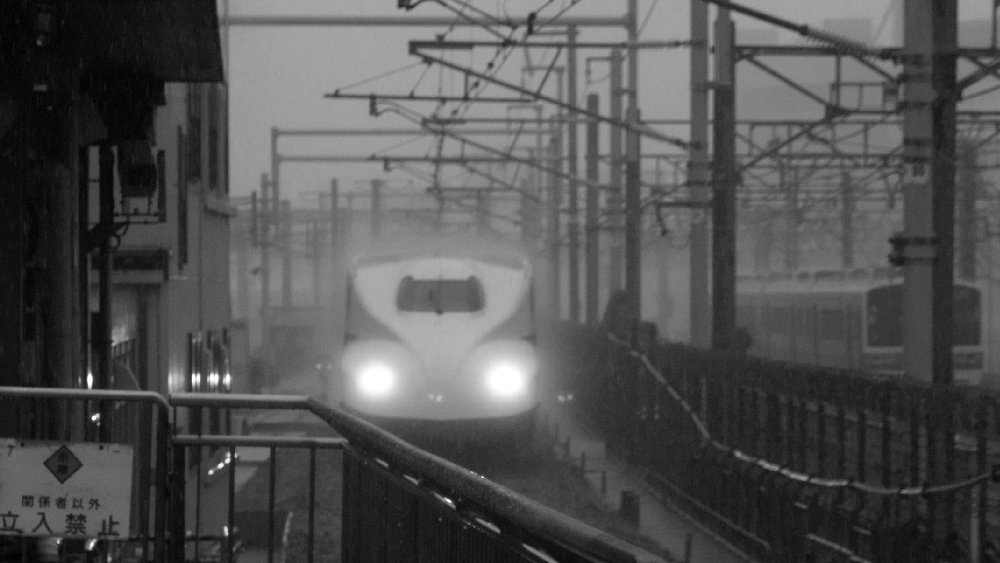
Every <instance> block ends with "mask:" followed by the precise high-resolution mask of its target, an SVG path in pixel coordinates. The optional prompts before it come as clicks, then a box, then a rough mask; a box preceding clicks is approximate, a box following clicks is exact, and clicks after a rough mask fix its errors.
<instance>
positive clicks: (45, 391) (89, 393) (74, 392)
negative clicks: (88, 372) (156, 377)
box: [0, 386, 170, 413]
mask: <svg viewBox="0 0 1000 563" xmlns="http://www.w3.org/2000/svg"><path fill="white" fill-rule="evenodd" d="M0 397H22V398H33V399H86V400H91V401H138V402H145V403H152V404H154V405H156V407H157V408H159V409H160V410H162V411H163V412H164V413H167V412H170V403H169V402H168V401H167V399H166V397H164V396H163V395H161V394H159V393H157V392H155V391H131V390H124V389H75V388H63V387H2V386H0Z"/></svg>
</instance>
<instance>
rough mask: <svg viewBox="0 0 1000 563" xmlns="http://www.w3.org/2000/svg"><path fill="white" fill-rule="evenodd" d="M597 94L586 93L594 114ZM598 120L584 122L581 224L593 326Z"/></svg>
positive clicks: (596, 278)
mask: <svg viewBox="0 0 1000 563" xmlns="http://www.w3.org/2000/svg"><path fill="white" fill-rule="evenodd" d="M599 109H600V108H599V102H598V98H597V94H590V95H589V96H587V111H588V112H590V113H597V111H598V110H599ZM598 125H599V123H598V121H597V120H593V119H592V120H590V121H588V122H587V148H586V151H587V179H588V180H590V182H591V184H590V185H588V186H587V188H586V190H587V192H586V194H587V197H586V201H585V214H586V223H585V224H584V234H585V239H584V249H585V251H584V255H585V266H584V270H585V272H586V299H585V301H584V310H585V313H586V320H587V323H588V324H591V325H594V324H597V323H598V322H600V317H599V313H598V307H599V303H598V295H599V291H600V279H599V278H600V262H599V260H600V225H599V224H598V220H599V218H600V209H599V207H598V206H599V205H600V202H599V197H598V196H599V195H600V192H599V190H598V188H597V186H595V185H594V184H596V183H597V182H598V181H599V180H600V173H599V168H598V166H599V165H600V154H599V153H600V146H599V145H600V131H599V129H598Z"/></svg>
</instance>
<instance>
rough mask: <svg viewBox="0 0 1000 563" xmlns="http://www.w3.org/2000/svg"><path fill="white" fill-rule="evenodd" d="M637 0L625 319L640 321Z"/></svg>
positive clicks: (631, 5) (634, 2)
mask: <svg viewBox="0 0 1000 563" xmlns="http://www.w3.org/2000/svg"><path fill="white" fill-rule="evenodd" d="M638 11H639V8H638V0H629V2H628V16H627V18H626V19H627V21H628V23H627V24H626V29H627V31H628V41H629V45H630V46H629V48H628V50H627V54H628V60H627V61H626V62H627V63H628V99H629V103H628V110H627V115H626V122H627V123H628V124H629V125H631V127H630V128H629V130H628V131H627V132H626V134H625V293H626V294H627V295H628V307H629V311H628V312H629V314H628V315H627V317H626V318H629V319H632V320H636V321H637V320H639V319H640V317H641V314H642V309H641V304H642V281H641V278H640V276H641V275H642V236H641V235H642V232H641V229H642V224H641V223H642V215H641V209H640V208H639V201H640V194H639V189H640V186H639V182H640V180H641V171H640V158H639V150H640V149H639V135H638V133H637V132H636V131H637V128H638V125H639V50H638V49H636V48H635V47H634V45H635V41H636V40H637V39H638V35H639V34H638V26H639V22H638Z"/></svg>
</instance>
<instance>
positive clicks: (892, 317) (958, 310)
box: [867, 285, 981, 346]
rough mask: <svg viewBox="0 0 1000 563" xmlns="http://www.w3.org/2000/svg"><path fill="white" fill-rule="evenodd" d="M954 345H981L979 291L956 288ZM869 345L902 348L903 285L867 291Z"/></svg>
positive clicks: (958, 286) (953, 316)
mask: <svg viewBox="0 0 1000 563" xmlns="http://www.w3.org/2000/svg"><path fill="white" fill-rule="evenodd" d="M954 307H955V309H954V313H953V315H952V318H953V319H954V323H953V331H954V332H953V338H954V342H953V344H954V345H955V346H978V345H979V343H980V338H981V335H980V325H981V323H980V303H979V290H978V289H976V288H974V287H969V286H963V285H956V286H955V297H954ZM867 316H868V345H869V346H902V345H903V321H902V317H903V286H902V285H891V286H885V287H878V288H875V289H872V290H871V291H869V292H868V315H867Z"/></svg>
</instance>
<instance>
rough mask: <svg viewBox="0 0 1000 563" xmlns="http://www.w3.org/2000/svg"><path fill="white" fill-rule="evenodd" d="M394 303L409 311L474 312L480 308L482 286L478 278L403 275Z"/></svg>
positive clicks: (402, 309) (401, 309) (439, 312)
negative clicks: (433, 277)
mask: <svg viewBox="0 0 1000 563" xmlns="http://www.w3.org/2000/svg"><path fill="white" fill-rule="evenodd" d="M396 306H397V307H398V308H399V310H400V311H405V312H409V313H437V314H439V315H441V314H444V313H474V312H476V311H481V310H482V309H483V285H482V283H480V281H479V278H476V277H472V276H470V277H468V278H466V279H458V280H456V279H441V278H438V279H419V280H418V279H414V278H413V277H412V276H407V277H405V278H403V281H402V283H400V284H399V292H398V293H397V294H396Z"/></svg>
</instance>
